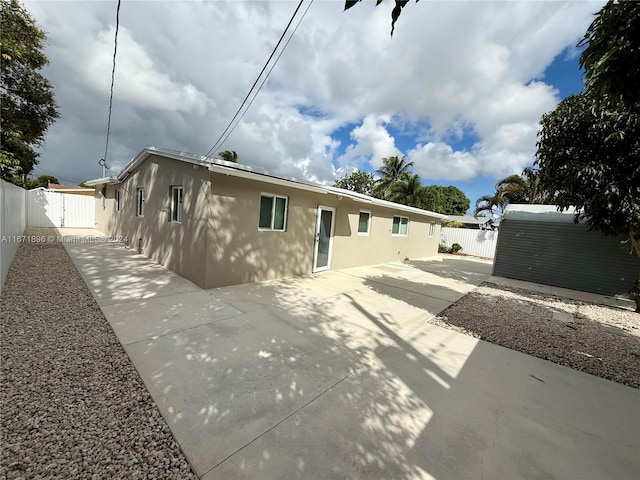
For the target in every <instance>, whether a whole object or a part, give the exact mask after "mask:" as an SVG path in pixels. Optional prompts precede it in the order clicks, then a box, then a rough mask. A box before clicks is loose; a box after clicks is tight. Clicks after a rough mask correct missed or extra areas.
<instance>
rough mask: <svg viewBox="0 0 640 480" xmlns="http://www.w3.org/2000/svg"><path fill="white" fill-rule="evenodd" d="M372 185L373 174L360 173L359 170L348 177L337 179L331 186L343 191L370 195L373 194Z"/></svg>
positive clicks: (373, 181)
mask: <svg viewBox="0 0 640 480" xmlns="http://www.w3.org/2000/svg"><path fill="white" fill-rule="evenodd" d="M374 185H375V180H374V178H373V174H372V173H369V172H361V171H360V170H356V171H355V172H353V173H352V174H350V175H345V176H344V177H342V178H339V179H338V180H336V181H335V182H334V184H333V186H334V187H338V188H344V189H345V190H351V191H352V192H358V193H363V194H365V195H371V194H372V193H373V187H374Z"/></svg>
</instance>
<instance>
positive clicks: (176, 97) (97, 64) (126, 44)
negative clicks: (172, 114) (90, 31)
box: [82, 27, 214, 114]
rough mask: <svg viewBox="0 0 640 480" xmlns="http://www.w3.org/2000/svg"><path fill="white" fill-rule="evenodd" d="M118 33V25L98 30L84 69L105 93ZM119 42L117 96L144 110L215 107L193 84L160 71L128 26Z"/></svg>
mask: <svg viewBox="0 0 640 480" xmlns="http://www.w3.org/2000/svg"><path fill="white" fill-rule="evenodd" d="M114 34H115V27H110V28H109V29H108V30H104V31H101V32H99V33H98V36H97V38H96V40H95V42H94V45H93V49H92V51H91V52H90V55H89V58H88V63H87V65H86V67H85V68H83V69H82V71H83V72H84V74H85V77H86V79H87V81H88V82H89V84H90V85H92V86H93V87H94V88H95V89H96V90H97V91H98V92H100V93H102V94H105V93H108V92H109V88H110V76H111V69H112V62H113V53H112V50H113V39H114ZM118 45H119V52H118V55H117V58H116V83H115V93H114V96H115V97H116V98H118V99H119V100H121V101H124V102H126V103H129V104H131V105H133V106H135V107H140V108H144V109H150V110H167V111H177V112H186V113H192V112H195V113H198V114H202V113H204V111H205V109H206V108H207V107H209V106H211V107H214V105H209V102H208V101H207V96H206V95H205V94H204V93H203V92H201V91H199V90H198V89H197V88H196V87H195V86H193V85H192V84H191V83H188V82H176V81H172V80H171V77H170V76H169V75H168V74H166V73H163V72H161V71H159V70H158V68H157V67H156V65H154V62H153V60H151V58H150V57H149V55H148V54H147V52H146V51H145V49H144V46H142V45H141V44H139V43H138V42H136V41H135V40H134V39H133V37H132V36H131V33H130V32H129V31H128V30H127V29H126V28H125V27H120V29H119V32H118ZM83 67H84V66H83Z"/></svg>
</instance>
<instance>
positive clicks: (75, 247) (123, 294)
mask: <svg viewBox="0 0 640 480" xmlns="http://www.w3.org/2000/svg"><path fill="white" fill-rule="evenodd" d="M65 247H67V252H68V253H69V256H70V257H71V259H72V260H73V262H74V263H75V264H76V266H77V267H78V270H79V271H80V274H81V275H82V278H83V279H84V281H85V283H86V284H87V285H88V286H89V290H91V292H92V293H93V296H94V298H95V299H96V302H98V305H100V306H103V305H110V304H113V303H122V302H128V301H131V300H144V299H148V298H152V297H162V296H166V295H175V294H176V293H186V292H198V291H201V289H200V288H199V287H198V286H197V285H195V284H193V283H191V282H190V281H188V280H186V279H184V278H182V277H180V276H179V275H176V274H175V273H173V272H171V271H169V270H167V269H166V268H164V267H163V266H162V265H158V264H156V263H153V262H152V261H150V260H149V259H148V258H147V257H145V256H144V255H140V254H138V253H137V252H136V251H135V250H132V249H130V248H125V247H124V245H123V244H121V243H108V242H105V243H82V242H78V243H65Z"/></svg>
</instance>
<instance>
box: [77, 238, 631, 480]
mask: <svg viewBox="0 0 640 480" xmlns="http://www.w3.org/2000/svg"><path fill="white" fill-rule="evenodd" d="M65 246H66V247H67V250H68V252H69V254H70V256H71V258H72V259H73V261H74V262H75V264H76V265H77V267H78V269H79V271H80V272H81V274H82V276H83V278H84V279H85V281H86V283H87V285H88V286H89V289H90V290H92V291H93V293H94V296H95V298H96V300H97V301H98V304H99V305H100V307H101V308H102V310H103V312H104V313H105V315H106V317H107V319H108V320H109V322H110V324H111V325H112V327H113V329H114V331H115V332H116V334H117V335H118V337H119V339H120V341H121V342H122V344H123V345H124V347H125V349H126V351H127V353H128V354H129V356H130V357H131V360H132V361H133V363H134V365H135V366H136V368H137V370H138V371H139V372H140V375H141V376H142V378H143V380H144V382H145V384H146V386H147V388H148V389H149V391H150V392H151V395H152V396H153V398H154V399H155V401H156V402H157V404H158V406H159V408H160V410H161V412H162V414H163V415H164V416H165V418H166V420H167V423H168V424H169V426H170V427H171V429H172V431H173V433H174V435H175V437H176V439H177V441H178V443H179V444H180V446H181V448H182V449H183V451H184V452H185V454H186V456H187V458H188V459H189V461H190V462H191V464H192V465H193V467H194V469H195V470H196V472H197V473H198V474H199V475H200V476H201V478H203V479H207V480H208V479H214V478H223V479H228V478H234V479H235V478H248V479H249V478H250V479H255V478H314V479H315V478H367V479H371V478H438V479H440V478H456V479H458V478H474V479H475V478H492V479H496V478H505V479H506V478H509V479H517V478H559V479H564V478H580V479H589V478H593V479H601V478H609V479H614V478H621V479H622V478H637V477H638V474H639V472H640V460H639V455H638V452H639V451H640V429H639V428H638V426H639V425H640V409H639V405H640V391H638V390H635V389H632V388H629V387H625V386H622V385H619V384H616V383H613V382H609V381H607V380H603V379H600V378H597V377H593V376H590V375H587V374H583V373H581V372H577V371H573V370H571V369H568V368H566V367H562V366H559V365H555V364H553V363H550V362H547V361H544V360H540V359H537V358H534V357H530V356H527V355H524V354H521V353H518V352H514V351H512V350H508V349H505V348H502V347H498V346H495V345H492V344H489V343H486V342H482V341H478V340H476V339H474V338H472V337H469V336H466V335H462V334H458V333H456V332H453V331H450V330H446V329H443V328H440V327H436V326H434V325H430V324H427V323H425V319H426V318H428V317H429V316H432V315H434V314H436V313H437V312H439V311H441V310H442V309H444V308H445V307H447V306H448V305H449V304H450V303H451V302H453V301H455V300H456V299H457V298H459V297H460V296H462V295H464V294H465V293H466V292H468V291H469V290H471V289H473V288H474V287H475V286H476V285H478V284H479V283H481V282H482V281H484V280H485V279H487V278H488V277H489V275H490V271H491V264H490V263H486V262H479V261H473V260H467V259H463V258H453V257H450V256H446V257H444V256H443V257H435V258H433V259H424V260H419V261H413V262H410V263H408V264H401V263H392V264H384V265H378V266H372V267H365V268H354V269H348V270H342V271H331V272H326V273H324V274H321V275H318V276H315V277H309V278H295V279H285V280H280V281H273V282H265V283H259V284H251V285H240V286H234V287H226V288H220V289H214V290H207V291H203V290H200V289H199V288H198V287H196V286H195V285H193V284H191V283H190V282H188V281H186V280H184V279H182V278H181V277H179V276H178V275H176V274H174V273H172V272H170V271H168V270H166V269H164V268H163V267H160V266H158V265H155V264H153V263H152V262H151V261H149V260H148V259H146V258H145V257H143V256H141V255H137V254H136V253H135V252H132V251H131V250H127V249H124V248H123V247H122V246H121V245H118V244H110V243H97V242H93V243H65Z"/></svg>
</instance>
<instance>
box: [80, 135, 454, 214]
mask: <svg viewBox="0 0 640 480" xmlns="http://www.w3.org/2000/svg"><path fill="white" fill-rule="evenodd" d="M150 155H159V156H163V157H167V158H172V159H175V160H179V161H182V162H187V163H192V164H195V165H202V166H206V167H207V168H208V169H209V170H210V171H212V172H216V173H220V174H223V175H230V176H234V177H240V178H247V179H250V180H257V181H261V182H265V183H271V184H274V185H281V186H284V187H291V188H297V189H300V190H306V191H309V192H315V193H321V194H324V195H326V194H328V193H332V194H334V195H338V196H342V197H347V198H350V199H351V200H354V201H356V202H360V203H366V204H369V205H378V206H381V207H386V208H390V209H393V210H400V211H404V212H409V213H414V214H416V215H423V216H427V217H432V218H439V219H442V220H447V219H448V218H449V217H448V216H447V215H443V214H440V213H436V212H431V211H429V210H422V209H420V208H415V207H409V206H407V205H401V204H399V203H394V202H389V201H387V200H381V199H379V198H374V197H370V196H369V195H364V194H362V193H357V192H353V191H351V190H344V189H342V188H337V187H329V186H322V185H319V184H313V183H311V182H305V181H303V180H299V179H297V178H293V177H286V176H284V175H279V174H274V173H272V172H269V171H267V170H262V169H259V168H254V167H249V166H247V165H242V164H238V163H235V162H227V161H225V160H220V159H215V158H212V157H206V156H204V155H194V154H192V153H187V152H180V151H177V150H169V149H165V148H159V147H153V146H147V147H145V148H143V149H142V150H141V151H140V153H138V154H137V155H136V156H135V157H134V158H133V159H131V161H130V162H129V163H128V164H127V165H126V166H125V167H124V168H123V169H122V172H120V174H119V175H118V176H117V178H113V177H111V178H101V179H97V180H91V181H89V182H85V183H86V184H87V185H99V184H102V183H119V182H121V181H123V180H124V179H125V178H126V177H127V175H128V174H129V172H131V171H132V170H133V169H135V168H136V167H137V166H138V165H140V164H141V163H142V162H143V161H144V160H146V159H147V157H149V156H150Z"/></svg>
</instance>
